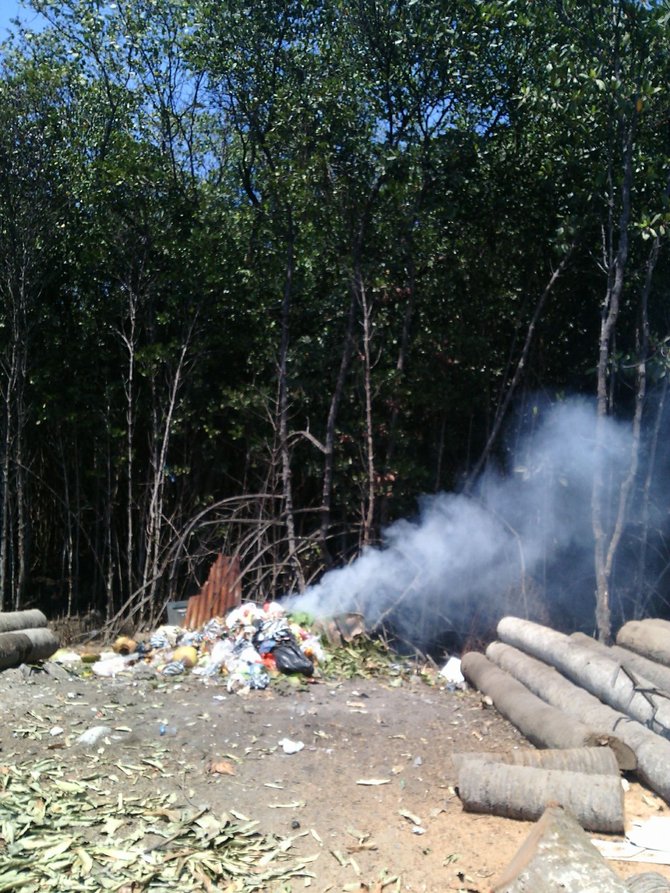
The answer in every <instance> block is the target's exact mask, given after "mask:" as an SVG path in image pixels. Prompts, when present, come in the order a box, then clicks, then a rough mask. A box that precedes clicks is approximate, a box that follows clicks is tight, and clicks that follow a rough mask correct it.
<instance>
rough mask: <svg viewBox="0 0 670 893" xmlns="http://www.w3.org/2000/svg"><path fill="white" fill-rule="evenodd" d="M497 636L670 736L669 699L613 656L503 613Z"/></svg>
mask: <svg viewBox="0 0 670 893" xmlns="http://www.w3.org/2000/svg"><path fill="white" fill-rule="evenodd" d="M498 636H499V638H500V639H501V640H502V641H503V642H506V643H507V644H508V645H514V646H515V647H516V648H520V649H521V650H522V651H525V652H526V653H527V654H532V655H533V656H534V657H537V658H538V659H539V660H541V661H544V663H548V664H551V665H552V666H554V667H556V669H557V670H559V671H560V672H561V673H563V675H565V676H567V677H568V679H571V680H572V681H573V682H575V683H577V685H580V686H582V687H583V688H585V689H586V690H587V691H590V692H591V694H593V695H595V696H596V697H597V698H599V699H600V700H601V701H604V702H605V703H606V704H609V705H610V706H611V707H614V708H616V709H617V710H620V711H621V712H622V713H626V714H628V716H631V717H632V718H633V719H637V720H638V721H639V722H641V723H643V724H644V725H646V726H648V727H649V728H650V729H652V730H653V731H654V732H658V733H659V734H660V735H664V736H666V737H670V700H668V698H667V697H664V696H663V695H662V694H659V693H658V691H657V689H656V686H655V685H654V684H653V683H652V682H650V681H649V680H648V679H644V678H643V677H641V676H637V675H636V677H635V678H633V676H632V675H631V674H629V673H627V672H626V670H625V668H623V667H622V666H621V664H620V663H618V662H617V661H616V660H613V659H612V658H610V657H603V656H601V655H600V654H599V653H598V654H597V653H596V652H595V651H594V650H593V649H592V648H590V647H586V646H585V645H582V644H580V643H579V642H577V641H575V640H573V639H570V637H569V636H566V635H564V634H563V633H559V632H557V631H556V630H553V629H549V627H546V626H541V625H540V624H538V623H532V622H531V621H530V620H520V619H519V618H518V617H503V619H502V620H501V621H500V622H499V624H498Z"/></svg>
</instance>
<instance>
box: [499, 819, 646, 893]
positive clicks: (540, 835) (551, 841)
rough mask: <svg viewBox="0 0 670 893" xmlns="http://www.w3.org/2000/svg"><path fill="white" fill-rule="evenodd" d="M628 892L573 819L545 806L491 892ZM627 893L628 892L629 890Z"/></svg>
mask: <svg viewBox="0 0 670 893" xmlns="http://www.w3.org/2000/svg"><path fill="white" fill-rule="evenodd" d="M557 890H561V891H563V893H627V888H626V886H625V884H624V883H623V881H621V880H619V878H618V877H617V875H615V874H614V872H613V871H612V870H611V868H610V867H609V866H608V864H607V862H606V861H605V860H604V859H603V857H602V856H601V855H600V853H599V852H598V850H597V849H596V848H595V847H594V846H593V844H592V843H591V841H590V840H589V838H588V835H587V834H586V833H585V832H584V830H583V829H582V828H581V827H580V826H579V824H578V823H577V822H576V821H575V819H574V818H573V817H572V816H571V815H569V814H568V813H566V812H565V811H564V810H562V809H559V808H558V807H551V808H550V809H547V810H546V812H545V813H544V815H543V816H542V818H541V819H540V821H539V822H538V823H537V824H536V825H535V827H534V828H533V830H532V831H531V833H530V834H529V836H528V837H527V838H526V840H525V841H524V843H523V844H522V845H521V848H520V849H519V851H518V852H517V854H516V855H515V856H514V858H513V859H512V861H511V862H510V864H509V865H508V866H507V868H506V869H505V870H504V871H503V873H502V874H501V876H500V877H499V878H498V879H497V880H496V881H495V883H494V884H493V887H492V893H556V891H557ZM628 893H629V891H628Z"/></svg>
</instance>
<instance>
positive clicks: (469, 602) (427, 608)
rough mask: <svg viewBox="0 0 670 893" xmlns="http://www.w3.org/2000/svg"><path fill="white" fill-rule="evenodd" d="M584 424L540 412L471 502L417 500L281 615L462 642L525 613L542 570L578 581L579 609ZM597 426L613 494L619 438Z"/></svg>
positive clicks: (563, 410)
mask: <svg viewBox="0 0 670 893" xmlns="http://www.w3.org/2000/svg"><path fill="white" fill-rule="evenodd" d="M595 420H596V417H595V412H594V409H593V407H592V405H590V404H589V403H587V402H586V401H570V402H565V403H561V404H558V405H555V406H553V407H551V408H550V409H549V410H548V411H547V412H546V413H544V417H543V418H541V420H540V421H539V422H538V423H537V426H536V428H535V430H534V432H533V433H532V434H531V435H527V436H526V437H524V438H523V439H522V441H521V443H520V445H519V448H518V449H517V450H516V451H515V455H514V456H513V457H512V461H511V462H510V463H509V466H508V468H507V469H505V470H504V472H495V473H488V474H487V475H486V476H485V477H484V478H483V479H482V480H481V481H480V482H479V484H478V486H477V488H476V489H475V491H474V492H473V493H472V495H464V494H455V493H440V494H437V495H435V496H425V497H423V498H422V499H421V500H420V502H419V513H418V516H417V517H416V518H415V519H413V520H400V521H396V522H395V523H394V524H392V525H391V526H390V527H389V528H388V529H387V530H386V531H385V532H384V535H383V544H382V546H380V547H379V548H368V549H366V550H365V551H364V552H363V553H362V554H361V555H360V556H359V557H358V558H357V559H356V560H355V561H354V562H353V563H352V564H350V565H347V566H345V567H341V568H338V569H336V570H332V571H329V572H328V573H326V574H325V575H324V576H323V578H322V579H321V581H320V582H319V583H318V584H317V585H314V586H312V587H310V588H309V589H308V590H307V591H306V592H304V593H303V594H302V595H300V596H297V597H292V598H291V599H289V601H288V605H287V607H289V609H290V610H293V611H306V612H308V613H310V614H312V615H313V616H315V617H324V616H334V615H337V614H340V613H347V612H359V613H362V614H363V615H364V617H365V620H366V624H367V626H368V628H371V629H373V628H375V627H377V626H378V625H379V624H384V623H389V624H390V625H391V626H392V628H393V630H394V631H395V633H396V634H397V635H398V636H399V638H400V639H401V640H403V639H404V640H405V641H407V642H411V643H413V644H414V645H417V646H418V647H426V646H428V647H429V646H430V644H431V643H435V642H436V641H438V640H439V637H440V635H441V634H442V633H445V632H446V631H448V630H450V629H451V630H453V631H455V632H456V633H458V634H459V635H460V636H463V635H467V633H468V632H469V631H470V630H471V628H472V626H473V625H479V626H480V627H481V626H482V625H484V626H485V625H486V623H487V622H495V621H496V620H497V618H498V616H500V615H501V614H502V613H506V612H509V611H515V612H517V613H521V614H524V615H528V614H532V610H531V609H530V607H529V604H528V587H529V581H531V583H532V581H533V580H534V579H539V578H543V580H542V583H543V586H546V584H547V581H546V580H545V579H544V576H545V575H546V572H547V568H548V567H549V568H550V569H551V574H552V575H553V576H554V577H555V578H556V580H557V582H558V583H559V584H561V585H560V586H559V587H558V588H559V589H560V588H561V586H562V587H563V589H565V590H567V591H570V583H571V580H572V582H573V583H574V585H575V586H576V587H577V586H579V585H580V579H581V578H582V577H585V578H587V580H589V582H587V584H586V585H587V587H588V588H587V590H586V591H585V592H581V593H577V592H574V593H572V594H573V595H574V596H575V597H577V598H579V599H581V602H582V607H583V606H584V603H587V607H588V602H589V599H591V600H592V598H593V586H592V583H591V582H590V577H591V573H592V568H593V534H592V527H591V489H592V482H593V473H594V469H595V461H596V450H595ZM606 424H607V430H606V434H605V443H606V460H607V478H608V480H609V481H610V483H611V485H612V486H613V487H614V488H616V487H618V484H619V482H620V480H621V477H622V474H623V473H624V471H625V469H626V467H627V462H628V460H629V454H630V431H629V428H628V427H627V426H625V425H622V424H619V423H616V422H614V421H611V420H607V422H606ZM561 575H564V579H562V580H561V579H559V578H560V576H561ZM565 575H568V577H567V578H565ZM548 588H549V590H551V588H552V587H551V585H549V587H548Z"/></svg>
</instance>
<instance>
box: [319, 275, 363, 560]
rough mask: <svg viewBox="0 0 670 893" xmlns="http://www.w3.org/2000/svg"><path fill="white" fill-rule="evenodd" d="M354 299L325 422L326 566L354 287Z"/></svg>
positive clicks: (323, 522) (321, 538) (323, 508)
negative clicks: (336, 443) (338, 416)
mask: <svg viewBox="0 0 670 893" xmlns="http://www.w3.org/2000/svg"><path fill="white" fill-rule="evenodd" d="M350 291H351V297H350V301H349V311H348V314H347V325H346V329H345V333H344V343H343V345H342V353H341V355H340V365H339V367H338V371H337V379H336V381H335V388H334V389H333V394H332V396H331V398H330V406H329V407H328V418H327V420H326V436H325V438H324V443H323V454H324V458H323V483H322V486H321V522H320V529H319V543H320V548H321V554H322V556H323V559H324V561H325V563H326V565H330V564H332V556H331V554H330V549H329V547H328V537H329V534H330V522H331V508H332V501H333V477H334V466H335V424H336V422H337V413H338V410H339V407H340V402H341V400H342V394H343V393H344V383H345V380H346V377H347V371H348V370H349V364H350V362H351V353H352V349H353V340H354V324H355V320H356V304H357V301H356V291H355V289H354V287H353V284H352V286H351V289H350Z"/></svg>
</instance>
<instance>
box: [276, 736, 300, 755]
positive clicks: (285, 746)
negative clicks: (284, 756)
mask: <svg viewBox="0 0 670 893" xmlns="http://www.w3.org/2000/svg"><path fill="white" fill-rule="evenodd" d="M279 746H280V747H281V749H282V750H283V751H284V753H299V752H300V751H301V750H302V749H303V747H304V746H305V745H304V743H303V742H302V741H291V739H290V738H282V739H281V741H280V742H279Z"/></svg>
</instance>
